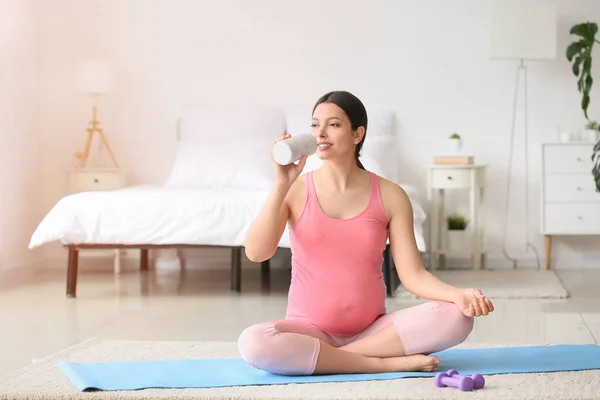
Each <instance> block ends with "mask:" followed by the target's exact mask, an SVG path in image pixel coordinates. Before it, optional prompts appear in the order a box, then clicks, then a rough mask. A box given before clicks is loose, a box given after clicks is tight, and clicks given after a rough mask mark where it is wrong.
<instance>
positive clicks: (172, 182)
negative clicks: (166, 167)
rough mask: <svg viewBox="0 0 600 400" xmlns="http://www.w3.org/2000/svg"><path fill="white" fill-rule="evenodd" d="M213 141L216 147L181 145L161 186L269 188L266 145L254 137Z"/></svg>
mask: <svg viewBox="0 0 600 400" xmlns="http://www.w3.org/2000/svg"><path fill="white" fill-rule="evenodd" d="M215 142H216V143H220V145H217V146H215V145H214V144H213V145H210V144H207V143H206V142H200V141H188V142H186V143H185V144H183V145H182V146H181V147H180V148H179V151H178V153H177V158H176V160H175V163H174V165H173V168H172V170H171V175H170V176H169V178H168V179H167V181H166V182H165V186H166V187H171V188H203V189H218V188H227V187H229V188H238V189H246V190H268V189H270V188H271V187H272V185H273V176H274V169H273V162H272V161H271V156H270V154H269V152H270V150H271V147H270V144H268V143H264V142H262V141H257V140H256V139H255V138H235V139H234V140H232V141H230V142H227V141H222V140H215ZM233 143H235V146H234V145H232V144H233ZM271 144H272V142H271Z"/></svg>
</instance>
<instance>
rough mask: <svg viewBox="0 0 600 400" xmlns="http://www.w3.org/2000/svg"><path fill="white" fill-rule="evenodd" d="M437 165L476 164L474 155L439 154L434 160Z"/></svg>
mask: <svg viewBox="0 0 600 400" xmlns="http://www.w3.org/2000/svg"><path fill="white" fill-rule="evenodd" d="M433 163H434V164H435V165H472V164H474V163H475V156H474V154H473V153H448V154H437V155H436V156H435V157H434V158H433Z"/></svg>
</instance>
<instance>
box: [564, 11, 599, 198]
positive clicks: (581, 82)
mask: <svg viewBox="0 0 600 400" xmlns="http://www.w3.org/2000/svg"><path fill="white" fill-rule="evenodd" d="M569 33H570V34H571V35H576V36H578V39H577V40H576V41H574V42H573V43H571V44H570V45H569V46H568V47H567V50H566V56H567V59H568V60H569V62H570V63H572V67H571V70H572V71H573V74H574V75H575V76H576V77H577V78H578V79H577V89H578V90H579V93H581V109H582V110H583V115H584V116H585V118H586V119H587V120H589V117H588V113H587V110H588V107H589V105H590V91H591V90H592V84H593V83H594V80H593V79H592V48H593V47H594V43H600V41H598V39H596V34H597V33H598V24H596V23H594V22H584V23H581V24H577V25H574V26H573V27H572V28H571V30H570V31H569ZM597 137H598V136H597V135H596V138H597ZM592 162H593V167H592V176H593V177H594V182H595V183H596V192H600V142H596V144H595V145H594V150H593V151H592Z"/></svg>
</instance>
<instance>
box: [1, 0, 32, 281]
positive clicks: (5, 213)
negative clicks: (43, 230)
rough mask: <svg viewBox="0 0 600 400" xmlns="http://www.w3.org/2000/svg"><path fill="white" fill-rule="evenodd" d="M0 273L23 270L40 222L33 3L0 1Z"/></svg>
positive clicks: (11, 0)
mask: <svg viewBox="0 0 600 400" xmlns="http://www.w3.org/2000/svg"><path fill="white" fill-rule="evenodd" d="M0 9H1V10H2V11H1V12H0V60H2V61H1V62H0V65H1V67H0V272H2V273H6V272H8V270H11V271H14V270H15V269H16V267H28V266H32V265H33V264H35V263H36V262H37V261H39V260H40V255H41V252H40V251H33V252H32V251H30V250H29V249H28V248H27V244H28V243H29V238H30V235H31V232H32V230H33V229H35V226H36V224H37V223H38V222H39V219H40V218H41V216H42V214H41V202H40V201H39V200H40V198H41V187H42V186H41V176H40V167H41V163H40V148H39V142H40V134H39V131H38V125H37V121H38V119H37V104H38V103H37V78H38V74H37V73H38V70H37V53H36V51H37V46H36V28H37V26H36V12H37V11H36V2H35V1H29V0H2V1H1V2H0Z"/></svg>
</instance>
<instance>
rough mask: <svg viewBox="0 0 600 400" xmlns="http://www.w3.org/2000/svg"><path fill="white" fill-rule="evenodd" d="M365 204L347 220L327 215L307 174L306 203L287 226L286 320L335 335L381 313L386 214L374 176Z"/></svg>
mask: <svg viewBox="0 0 600 400" xmlns="http://www.w3.org/2000/svg"><path fill="white" fill-rule="evenodd" d="M369 173H370V175H371V196H370V199H369V203H368V205H367V206H366V208H365V209H364V210H363V211H362V212H361V213H360V214H358V215H356V216H354V217H352V218H348V219H334V218H330V217H328V216H327V215H326V214H325V213H324V212H323V210H322V209H321V206H320V205H319V202H318V199H317V196H316V194H315V189H314V184H313V176H312V171H311V172H308V173H307V174H306V202H305V205H304V210H303V212H302V214H301V215H300V217H299V218H298V220H297V221H296V222H295V223H294V225H292V226H291V227H290V246H291V250H292V279H291V286H290V290H289V295H288V306H287V313H286V319H291V320H298V321H303V322H307V323H310V324H312V325H314V326H316V327H317V328H319V329H321V330H323V331H325V332H327V333H330V334H332V335H336V336H349V335H354V334H356V333H359V332H361V331H362V330H364V329H366V328H367V327H368V326H369V325H371V324H372V323H373V322H374V321H375V320H376V319H377V318H378V317H379V316H381V315H382V314H385V312H386V308H385V298H386V290H385V283H384V281H383V274H382V271H381V266H382V262H383V251H384V250H385V246H386V240H387V237H388V222H389V219H388V217H387V215H386V212H385V209H384V207H383V201H382V198H381V192H380V189H379V181H378V178H377V175H375V174H374V173H372V172H369Z"/></svg>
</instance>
